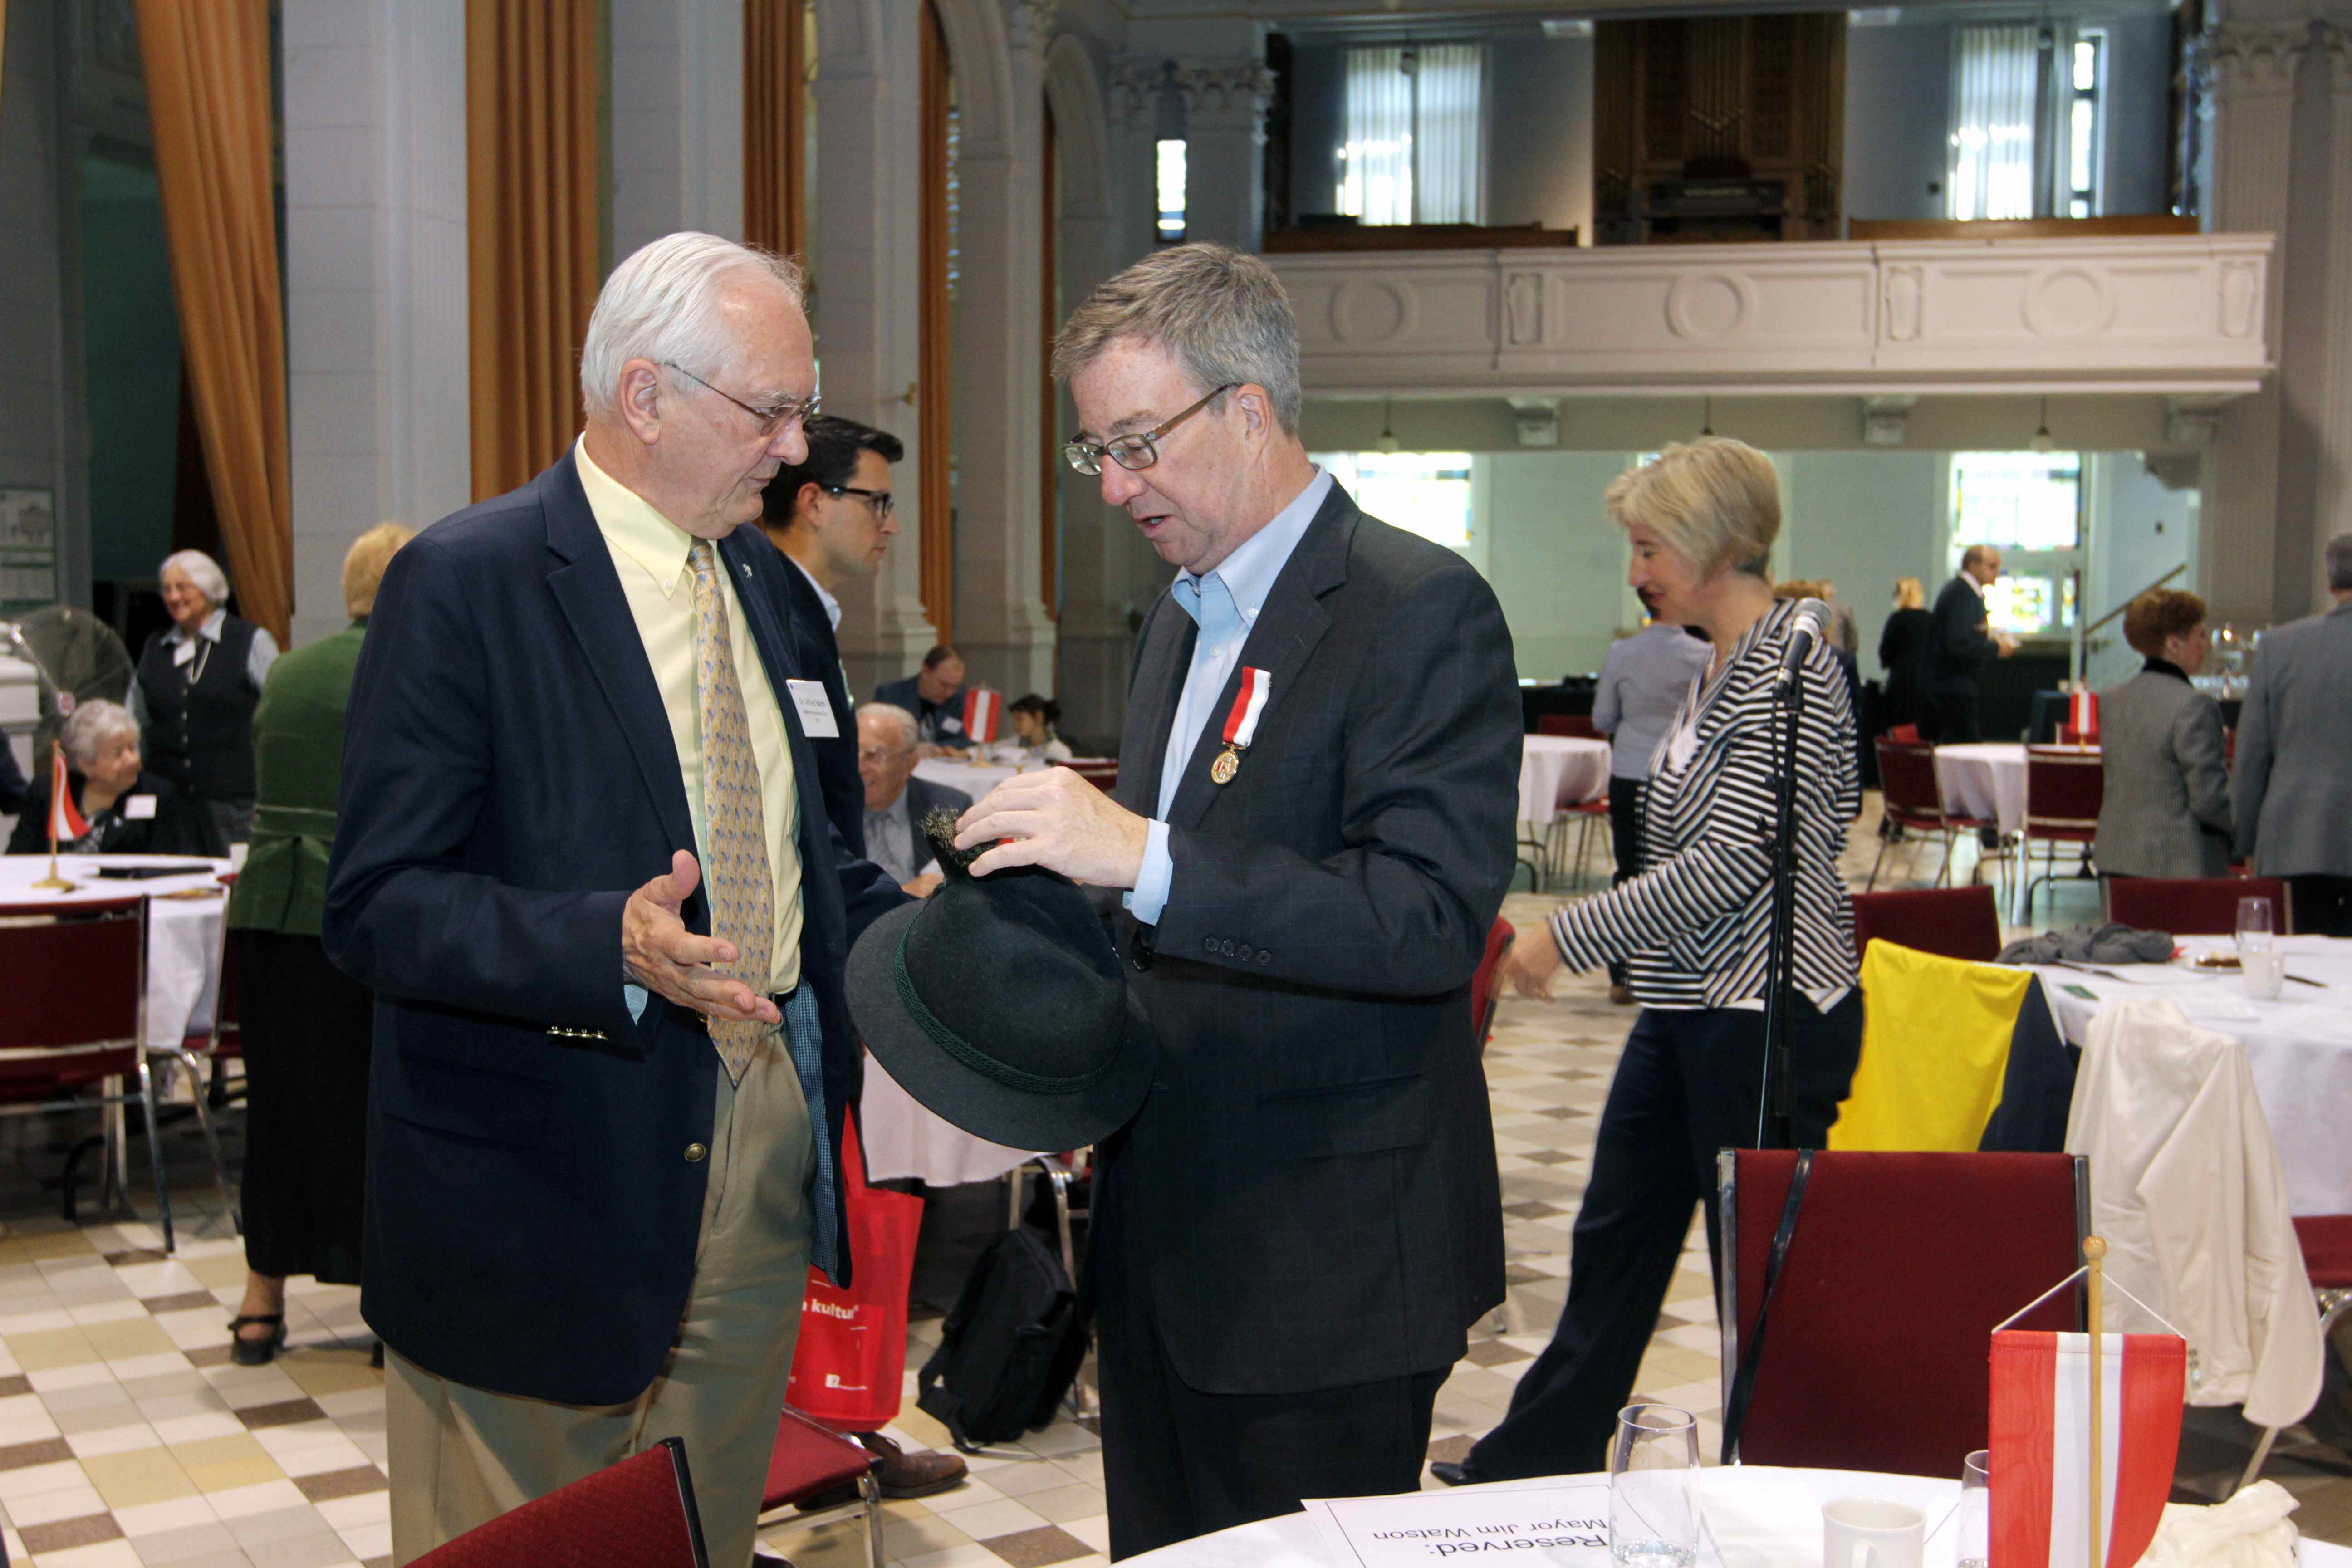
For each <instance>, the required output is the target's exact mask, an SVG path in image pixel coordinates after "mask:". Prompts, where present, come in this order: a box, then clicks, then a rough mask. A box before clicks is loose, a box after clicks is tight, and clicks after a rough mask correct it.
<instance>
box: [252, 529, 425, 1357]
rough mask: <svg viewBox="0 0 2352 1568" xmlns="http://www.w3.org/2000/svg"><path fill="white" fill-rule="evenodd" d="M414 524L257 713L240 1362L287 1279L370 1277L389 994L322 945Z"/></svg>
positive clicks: (271, 1334)
mask: <svg viewBox="0 0 2352 1568" xmlns="http://www.w3.org/2000/svg"><path fill="white" fill-rule="evenodd" d="M413 538H415V530H413V529H408V528H403V527H401V526H400V525H399V524H397V523H390V522H387V523H383V524H380V525H379V526H377V527H375V528H373V529H371V530H369V531H367V532H365V533H363V534H362V535H361V536H360V537H359V538H358V539H357V540H356V541H354V542H352V547H351V550H350V552H348V553H347V554H346V555H345V556H344V557H343V603H344V606H345V607H346V608H347V609H348V610H350V612H351V616H352V624H351V625H350V626H348V627H346V628H344V629H343V630H342V631H340V632H338V633H336V634H335V635H334V636H332V637H323V638H321V639H320V640H319V641H317V642H314V643H312V644H310V646H308V647H300V648H297V649H295V650H294V651H293V652H292V653H289V654H286V655H284V656H283V657H281V658H278V660H277V662H276V663H275V664H274V665H272V666H271V668H270V670H269V677H268V682H267V683H266V684H265V685H264V687H263V689H262V693H261V701H260V705H259V706H258V707H257V708H256V709H255V710H254V715H253V752H254V763H255V769H256V773H257V782H258V787H259V794H258V799H257V805H255V808H254V814H253V838H252V847H250V848H249V849H248V850H247V855H246V861H245V869H244V872H243V873H242V875H240V876H239V878H238V879H237V884H236V891H235V892H234V893H233V894H231V895H230V898H229V906H228V924H229V948H230V962H231V963H232V964H234V965H235V967H236V984H237V999H238V1007H239V1009H240V1012H241V1015H242V1016H241V1022H242V1024H243V1026H244V1044H245V1073H246V1091H247V1100H246V1103H247V1126H246V1157H245V1202H244V1210H245V1215H244V1218H245V1263H246V1283H245V1300H244V1302H243V1304H242V1305H240V1306H239V1307H238V1308H237V1315H236V1319H235V1320H234V1321H231V1322H230V1324H229V1331H230V1332H231V1333H232V1334H233V1335H235V1336H236V1343H235V1346H234V1349H235V1352H236V1360H237V1362H238V1363H239V1364H241V1365H245V1366H258V1365H260V1364H261V1363H265V1362H267V1361H268V1360H269V1359H270V1358H271V1357H272V1356H274V1355H276V1354H277V1353H278V1347H279V1346H281V1345H283V1344H284V1343H285V1342H286V1279H287V1276H289V1275H292V1274H308V1275H310V1276H312V1277H314V1278H316V1279H319V1280H320V1282H322V1283H326V1284H337V1285H356V1284H358V1283H359V1279H360V1230H361V1217H360V1216H361V1197H362V1185H363V1182H364V1178H365V1167H366V1162H365V1155H366V1149H367V1131H366V1129H367V1087H368V1058H369V1042H370V1037H371V1030H372V1014H373V1009H374V1005H375V1003H374V998H373V995H372V994H370V993H369V992H368V990H367V989H366V988H365V987H364V986H362V985H361V984H358V982H356V981H354V980H352V978H351V977H350V976H348V975H346V974H345V973H343V972H342V971H341V970H339V969H337V968H336V967H335V966H334V964H333V963H330V962H329V961H328V958H327V953H326V950H325V949H324V948H323V947H321V946H320V943H319V915H320V906H321V904H322V903H323V901H324V900H325V897H326V890H327V856H328V853H329V851H331V849H332V848H333V847H334V842H335V797H336V790H337V786H338V784H340V782H341V758H342V750H343V710H344V707H345V705H346V704H347V703H348V702H349V701H350V700H351V691H352V667H353V666H354V665H356V664H357V663H358V662H359V657H360V640H361V639H362V637H365V636H366V635H367V618H368V612H369V611H371V610H372V609H373V608H374V607H375V591H376V585H377V584H379V583H381V582H383V569H384V566H385V564H386V563H388V562H390V561H391V559H392V556H393V552H394V551H396V550H398V549H399V548H400V547H401V546H402V545H404V544H405V543H407V542H408V541H409V540H411V539H413Z"/></svg>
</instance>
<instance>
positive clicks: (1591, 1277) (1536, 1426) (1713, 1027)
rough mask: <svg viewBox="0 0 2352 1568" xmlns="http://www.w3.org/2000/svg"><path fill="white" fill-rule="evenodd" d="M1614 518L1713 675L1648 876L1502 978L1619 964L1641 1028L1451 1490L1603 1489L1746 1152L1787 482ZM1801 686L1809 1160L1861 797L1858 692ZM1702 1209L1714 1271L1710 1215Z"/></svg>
mask: <svg viewBox="0 0 2352 1568" xmlns="http://www.w3.org/2000/svg"><path fill="white" fill-rule="evenodd" d="M1608 505H1609V514H1610V517H1611V518H1612V520H1613V521H1615V522H1616V524H1617V525H1618V526H1619V527H1620V528H1622V529H1623V530H1624V531H1625V535H1626V538H1627V540H1628V541H1629V542H1631V544H1632V546H1633V565H1632V569H1631V573H1630V577H1631V581H1632V583H1633V587H1634V588H1635V589H1636V590H1638V591H1640V592H1641V593H1642V594H1643V596H1644V597H1645V598H1648V599H1649V600H1650V601H1651V602H1652V603H1653V604H1654V606H1655V613H1656V615H1657V616H1658V617H1659V618H1660V619H1661V620H1664V621H1667V622H1674V623H1680V624H1683V625H1687V626H1699V627H1702V628H1704V629H1705V630H1706V633H1707V637H1708V640H1709V642H1710V643H1711V644H1712V645H1713V649H1714V652H1713V655H1712V657H1711V658H1710V660H1709V662H1708V665H1707V668H1706V671H1705V672H1704V673H1703V674H1701V675H1700V676H1699V677H1698V678H1697V679H1696V680H1694V681H1693V682H1692V685H1691V689H1690V691H1689V693H1688V694H1687V695H1686V696H1685V698H1684V699H1683V704H1682V708H1681V710H1680V711H1679V712H1678V713H1677V714H1676V716H1675V721H1674V722H1673V723H1672V724H1671V725H1670V726H1669V728H1668V730H1667V732H1666V737H1665V739H1664V741H1662V742H1659V745H1658V749H1657V751H1656V752H1655V753H1654V755H1653V757H1652V759H1651V766H1650V775H1651V776H1650V787H1649V793H1648V795H1647V798H1646V799H1645V800H1644V802H1643V822H1642V827H1641V843H1642V865H1643V871H1642V873H1641V874H1640V875H1639V876H1637V877H1634V878H1633V879H1631V880H1629V881H1627V882H1625V883H1623V884H1622V885H1621V886H1619V887H1616V888H1612V889H1610V890H1609V891H1608V892H1605V893H1601V894H1600V895H1598V896H1596V897H1593V898H1591V899H1588V900H1584V901H1583V902H1581V903H1577V904H1571V905H1570V906H1568V907H1567V908H1565V909H1562V910H1559V912H1558V913H1557V914H1555V915H1553V916H1552V918H1551V919H1550V920H1549V921H1547V922H1545V925H1544V928H1543V929H1542V930H1539V931H1528V932H1524V933H1522V934H1521V935H1520V936H1519V938H1518V940H1517V942H1514V943H1513V945H1512V948H1511V951H1510V953H1509V955H1508V957H1507V959H1506V960H1505V963H1504V969H1505V973H1507V974H1508V975H1509V977H1510V979H1511V982H1512V984H1514V985H1515V986H1516V987H1517V989H1518V991H1519V992H1520V993H1521V994H1524V995H1529V996H1538V997H1540V996H1546V995H1549V993H1550V987H1551V982H1552V978H1553V976H1554V975H1556V974H1557V973H1559V970H1560V969H1561V968H1562V967H1563V966H1567V967H1570V968H1574V969H1579V970H1587V969H1598V968H1600V967H1601V965H1602V964H1603V963H1608V962H1609V961H1611V960H1622V962H1623V963H1624V964H1625V967H1626V977H1627V984H1628V985H1629V986H1630V987H1631V988H1632V990H1633V994H1634V997H1635V999H1636V1000H1638V1001H1640V1002H1641V1003H1642V1004H1643V1012H1642V1014H1641V1016H1639V1017H1638V1018H1637V1019H1636V1020H1635V1021H1634V1025H1633V1032H1632V1034H1631V1035H1630V1036H1629V1037H1627V1039H1626V1042H1625V1052H1624V1055H1623V1057H1622V1058H1621V1059H1620V1061H1619V1063H1618V1068H1617V1076H1616V1079H1615V1081H1614V1082H1613V1083H1612V1084H1611V1086H1610V1089H1609V1101H1608V1106H1607V1109H1606V1110H1603V1111H1602V1112H1601V1128H1600V1133H1599V1138H1598V1141H1597V1142H1596V1145H1595V1147H1594V1150H1593V1155H1592V1179H1591V1184H1589V1185H1588V1186H1587V1187H1586V1188H1585V1193H1584V1204H1583V1207H1582V1208H1581V1210H1580V1212H1579V1213H1578V1215H1577V1219H1576V1229H1575V1237H1574V1240H1573V1242H1572V1243H1571V1248H1570V1261H1569V1293H1568V1304H1567V1307H1566V1309H1565V1310H1563V1311H1562V1313H1561V1315H1560V1321H1559V1328H1558V1330H1557V1331H1555V1332H1554V1334H1553V1336H1552V1342H1551V1344H1550V1346H1549V1348H1548V1349H1546V1351H1545V1352H1544V1353H1543V1356H1542V1357H1541V1359H1539V1360H1538V1362H1537V1363H1536V1364H1535V1365H1534V1366H1533V1367H1532V1368H1530V1369H1529V1370H1528V1373H1527V1375H1526V1376H1525V1377H1523V1378H1522V1379H1521V1380H1520V1381H1519V1384H1518V1388H1517V1392H1516V1393H1515V1394H1513V1395H1512V1399H1511V1409H1510V1414H1509V1415H1508V1416H1507V1418H1506V1419H1505V1420H1504V1422H1503V1424H1502V1425H1501V1426H1497V1427H1496V1429H1495V1430H1494V1431H1492V1432H1490V1433H1488V1434H1487V1435H1486V1437H1485V1438H1483V1439H1482V1440H1481V1441H1480V1442H1479V1443H1478V1445H1477V1446H1476V1447H1475V1448H1473V1449H1472V1450H1471V1452H1470V1455H1469V1457H1468V1458H1466V1459H1465V1460H1464V1461H1463V1462H1462V1463H1461V1464H1459V1465H1446V1466H1443V1467H1440V1468H1439V1470H1438V1473H1439V1476H1440V1479H1445V1480H1449V1481H1454V1482H1457V1483H1459V1482H1465V1481H1485V1480H1502V1479H1512V1478H1516V1477H1521V1476H1544V1475H1561V1474H1573V1473H1578V1472H1582V1471H1590V1470H1598V1469H1600V1468H1601V1466H1602V1458H1603V1456H1604V1453H1605V1451H1606V1449H1607V1447H1608V1443H1609V1439H1610V1436H1611V1433H1612V1428H1613V1426H1614V1425H1615V1422H1616V1415H1617V1411H1618V1409H1619V1408H1620V1407H1621V1406H1622V1405H1624V1404H1625V1403H1626V1401H1627V1400H1628V1398H1629V1397H1630V1396H1631V1395H1632V1394H1633V1381H1634V1377H1635V1375H1636V1373H1637V1372H1638V1370H1639V1368H1640V1365H1641V1361H1642V1352H1643V1348H1644V1347H1645V1346H1646V1345H1647V1344H1648V1342H1649V1339H1650V1333H1651V1331H1652V1329H1653V1328H1654V1325H1655V1324H1656V1321H1657V1316H1658V1309H1659V1307H1660V1305H1661V1304H1662V1303H1663V1302H1664V1300H1665V1293H1666V1287H1667V1284H1668V1282H1669V1281H1670V1280H1671V1279H1672V1278H1673V1275H1674V1271H1675V1260H1676V1258H1678V1257H1679V1256H1680V1255H1681V1252H1682V1247H1683V1238H1684V1237H1685V1235H1686V1234H1687V1233H1688V1231H1689V1229H1690V1218H1691V1209H1692V1207H1693V1205H1700V1204H1701V1203H1702V1202H1703V1200H1705V1199H1706V1197H1707V1196H1708V1194H1710V1193H1711V1192H1712V1191H1713V1187H1714V1177H1715V1153H1716V1151H1717V1149H1718V1148H1722V1147H1725V1146H1727V1145H1747V1146H1753V1145H1754V1143H1755V1142H1756V1136H1757V1112H1758V1107H1759V1100H1760V1095H1761V1079H1762V1069H1763V1047H1764V1014H1763V996H1764V989H1765V984H1764V981H1765V947H1766V942H1767V940H1768V932H1769V922H1770V914H1771V891H1770V881H1769V862H1770V835H1771V824H1772V817H1773V781H1774V778H1775V776H1776V769H1777V761H1776V759H1777V756H1778V749H1777V748H1776V747H1775V745H1774V743H1773V739H1774V735H1775V731H1776V726H1775V719H1774V713H1775V706H1776V705H1775V702H1774V699H1773V689H1774V686H1775V684H1776V681H1777V678H1778V674H1779V670H1780V661H1781V657H1782V655H1783V653H1784V652H1785V650H1786V648H1787V645H1788V640H1789V637H1790V633H1791V630H1792V623H1793V622H1794V620H1795V618H1796V607H1795V605H1793V604H1790V603H1788V602H1776V601H1775V600H1774V598H1773V596H1772V584H1771V580H1770V577H1769V567H1768V564H1767V561H1768V558H1769V554H1770V552H1771V548H1772V541H1773V539H1774V537H1775V536H1776V535H1777V534H1778V533H1779V532H1780V487H1779V482H1778V479H1777V478H1776V476H1775V475H1774V473H1773V470H1772V465H1771V462H1770V460H1769V458H1766V457H1765V456H1764V455H1763V454H1762V453H1760V452H1759V451H1757V450H1755V449H1754V448H1753V447H1748V446H1745V445H1743V444H1741V443H1740V442H1738V441H1730V440H1724V439H1721V438H1715V437H1710V438H1707V439H1703V440H1699V441H1694V442H1692V443H1690V444H1689V445H1687V446H1678V447H1667V448H1666V449H1665V451H1664V452H1662V453H1660V454H1659V456H1658V457H1657V458H1656V459H1655V460H1654V461H1652V462H1650V463H1647V464H1645V465H1643V467H1641V468H1634V469H1632V470H1629V471H1628V472H1626V473H1624V474H1621V475H1620V476H1618V478H1617V479H1616V481H1615V482H1614V483H1613V484H1612V485H1611V486H1610V488H1609V495H1608ZM1802 679H1803V681H1804V688H1805V712H1804V720H1803V722H1802V724H1801V727H1800V730H1799V732H1798V780H1797V795H1796V818H1797V841H1798V873H1797V921H1796V984H1797V988H1798V990H1799V992H1800V993H1801V994H1800V996H1799V997H1798V999H1797V1002H1796V1005H1795V1008H1794V1014H1795V1023H1796V1030H1795V1046H1794V1058H1795V1090H1796V1093H1795V1114H1794V1118H1793V1120H1794V1122H1795V1129H1796V1138H1797V1142H1798V1143H1799V1144H1800V1145H1801V1146H1802V1147H1807V1148H1818V1147H1820V1146H1821V1144H1822V1140H1823V1138H1824V1136H1825V1135H1826V1133H1827V1132H1828V1131H1829V1124H1830V1123H1831V1121H1834V1120H1835V1119H1836V1116H1837V1106H1838V1102H1839V1101H1841V1100H1843V1099H1844V1098H1845V1093H1846V1086H1847V1083H1848V1081H1849V1080H1850V1079H1852V1077H1853V1066H1854V1061H1855V1059H1856V1058H1857V1057H1858V1056H1859V1055H1860V1054H1861V1049H1862V998H1861V994H1860V993H1859V991H1858V990H1857V989H1856V982H1857V979H1858V976H1857V974H1856V971H1855V964H1854V955H1853V906H1852V904H1851V903H1850V902H1849V901H1848V900H1847V898H1846V892H1845V888H1844V885H1843V882H1842V881H1841V880H1840V879H1839V877H1838V872H1837V859H1838V855H1839V852H1840V851H1841V850H1842V849H1843V847H1844V845H1845V832H1846V825H1847V824H1848V823H1849V822H1851V821H1852V820H1853V817H1854V816H1855V815H1856V813H1857V812H1858V811H1859V810H1860V807H1861V786H1860V783H1859V780H1858V779H1857V777H1856V773H1855V743H1854V721H1853V708H1852V706H1851V704H1850V703H1849V701H1848V699H1847V691H1846V680H1845V676H1844V674H1843V671H1842V670H1841V669H1840V668H1839V666H1838V662H1837V659H1836V657H1835V655H1834V654H1833V653H1832V651H1831V649H1830V648H1829V647H1828V646H1826V644H1816V645H1815V646H1814V647H1813V649H1812V651H1811V654H1809V655H1808V656H1807V658H1806V660H1805V663H1804V666H1803V676H1802ZM1705 1209H1706V1221H1707V1243H1708V1247H1709V1249H1710V1252H1713V1251H1714V1250H1715V1249H1716V1248H1717V1244H1718V1241H1719V1238H1718V1237H1717V1234H1716V1211H1715V1206H1714V1205H1712V1204H1706V1205H1705Z"/></svg>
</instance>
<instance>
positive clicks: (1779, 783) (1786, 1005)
mask: <svg viewBox="0 0 2352 1568" xmlns="http://www.w3.org/2000/svg"><path fill="white" fill-rule="evenodd" d="M1776 696H1777V699H1778V700H1777V703H1776V707H1777V710H1778V714H1777V716H1778V719H1779V723H1778V726H1777V728H1776V731H1775V733H1774V740H1775V741H1776V742H1778V744H1779V749H1780V770H1779V773H1778V776H1777V777H1776V778H1775V779H1774V780H1773V787H1772V810H1773V817H1772V824H1771V826H1772V836H1771V846H1772V922H1771V937H1770V941H1769V943H1768V944H1767V946H1766V949H1765V961H1764V1086H1763V1095H1762V1098H1761V1100H1759V1104H1758V1107H1757V1124H1756V1146H1757V1147H1758V1148H1759V1149H1789V1148H1793V1147H1795V1138H1796V1134H1795V1131H1794V1121H1793V1114H1792V1113H1793V1110H1794V1106H1795V1091H1794V1079H1795V1070H1794V1064H1793V1061H1792V1059H1791V1058H1793V1056H1794V1047H1795V1040H1794V1038H1793V1035H1794V1031H1795V1027H1796V1018H1795V1003H1796V985H1797V974H1796V970H1797V732H1798V731H1799V730H1800V729H1801V727H1802V722H1803V719H1804V714H1805V679H1804V672H1803V670H1802V669H1801V668H1798V669H1792V670H1790V672H1789V673H1788V674H1786V675H1784V676H1782V677H1781V678H1780V689H1779V690H1778V692H1777V693H1776Z"/></svg>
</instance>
